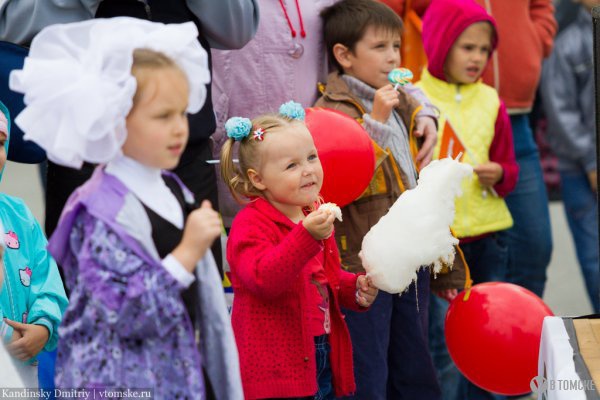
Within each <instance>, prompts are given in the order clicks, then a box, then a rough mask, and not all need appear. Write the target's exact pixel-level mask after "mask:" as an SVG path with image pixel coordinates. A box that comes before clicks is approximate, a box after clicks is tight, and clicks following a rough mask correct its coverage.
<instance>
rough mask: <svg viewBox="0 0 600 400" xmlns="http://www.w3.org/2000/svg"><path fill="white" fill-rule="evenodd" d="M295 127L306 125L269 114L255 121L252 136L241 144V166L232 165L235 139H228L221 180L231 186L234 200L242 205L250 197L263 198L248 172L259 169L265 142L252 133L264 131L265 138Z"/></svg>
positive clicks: (223, 151)
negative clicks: (261, 150)
mask: <svg viewBox="0 0 600 400" xmlns="http://www.w3.org/2000/svg"><path fill="white" fill-rule="evenodd" d="M293 124H304V123H303V122H302V121H299V120H297V119H294V118H291V117H287V116H285V115H282V114H266V115H262V116H260V117H257V118H255V119H253V120H252V128H251V131H250V134H249V135H248V136H246V137H245V138H244V139H243V140H242V141H240V142H239V156H238V158H239V163H238V165H237V166H236V165H235V164H234V162H233V156H234V145H235V142H236V140H235V139H233V138H229V139H227V141H226V142H225V144H224V145H223V148H222V149H221V177H222V178H223V180H224V181H225V183H226V184H227V186H228V187H229V191H230V192H231V194H232V195H233V198H234V199H235V200H236V201H237V202H238V203H240V204H245V203H247V202H248V198H251V197H256V196H261V192H260V190H258V189H256V188H255V187H254V185H253V184H252V182H251V181H250V178H249V177H248V170H249V169H258V167H259V164H260V148H261V146H263V143H262V142H261V141H259V140H255V139H253V132H254V131H255V130H257V129H259V128H260V129H262V130H263V131H264V132H265V133H264V134H265V136H266V135H273V134H280V133H281V132H278V131H279V130H280V129H282V128H286V127H288V126H290V125H293Z"/></svg>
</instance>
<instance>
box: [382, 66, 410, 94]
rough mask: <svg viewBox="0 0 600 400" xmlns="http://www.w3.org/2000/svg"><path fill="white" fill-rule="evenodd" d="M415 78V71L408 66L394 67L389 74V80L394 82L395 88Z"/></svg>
mask: <svg viewBox="0 0 600 400" xmlns="http://www.w3.org/2000/svg"><path fill="white" fill-rule="evenodd" d="M412 79H413V73H412V72H411V71H410V69H407V68H394V69H393V70H391V71H390V73H389V74H388V81H390V82H392V83H393V84H394V90H396V89H398V86H404V85H406V84H407V83H409V82H410V81H412Z"/></svg>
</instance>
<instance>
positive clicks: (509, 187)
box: [490, 102, 519, 197]
mask: <svg viewBox="0 0 600 400" xmlns="http://www.w3.org/2000/svg"><path fill="white" fill-rule="evenodd" d="M490 161H494V162H497V163H498V164H500V165H501V166H502V170H503V171H504V176H503V177H502V179H501V180H500V182H498V183H497V184H495V185H494V190H496V192H497V193H498V195H499V196H501V197H506V196H507V195H508V194H509V193H510V192H512V191H513V189H514V188H515V186H516V184H517V179H518V176H519V164H517V160H516V159H515V148H514V145H513V133H512V127H511V124H510V119H509V117H508V113H507V112H506V106H505V105H504V102H501V103H500V109H499V110H498V117H497V118H496V132H495V134H494V140H492V145H491V146H490Z"/></svg>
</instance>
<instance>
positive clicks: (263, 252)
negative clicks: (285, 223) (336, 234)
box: [227, 219, 321, 299]
mask: <svg viewBox="0 0 600 400" xmlns="http://www.w3.org/2000/svg"><path fill="white" fill-rule="evenodd" d="M236 222H237V224H236V223H235V222H234V227H235V228H234V227H232V230H231V234H230V236H229V240H228V242H227V259H228V260H229V264H230V266H231V268H232V270H233V269H234V268H235V272H236V274H237V276H238V279H239V281H240V283H241V284H242V285H243V286H244V287H245V288H246V289H247V290H249V291H250V292H252V294H253V295H255V296H256V297H260V298H263V299H274V298H277V297H278V296H279V295H281V294H282V293H284V292H285V291H287V290H289V288H290V287H291V285H292V284H293V282H294V281H295V279H296V278H297V277H298V276H299V275H300V273H301V272H302V269H303V268H304V266H305V265H306V264H307V263H308V261H309V260H310V259H311V258H312V257H314V256H315V255H317V254H318V252H319V251H320V250H321V244H320V243H319V242H318V241H316V240H315V239H314V238H313V237H312V236H311V235H310V233H308V231H307V230H306V228H304V226H303V225H302V224H298V225H297V226H296V227H294V228H293V229H292V230H291V231H290V232H289V233H288V234H287V235H286V236H285V237H284V238H283V240H281V241H278V239H277V238H274V237H271V235H269V233H270V232H269V229H272V228H270V227H269V224H266V223H264V221H262V220H260V219H253V220H250V219H247V220H244V221H241V220H240V221H236Z"/></svg>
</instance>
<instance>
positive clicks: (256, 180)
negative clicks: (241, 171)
mask: <svg viewBox="0 0 600 400" xmlns="http://www.w3.org/2000/svg"><path fill="white" fill-rule="evenodd" d="M248 179H250V183H252V186H254V187H255V188H257V189H258V190H265V189H266V188H267V187H266V186H265V185H264V183H262V177H261V176H260V174H259V173H258V172H256V170H253V169H252V168H250V169H249V170H248Z"/></svg>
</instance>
